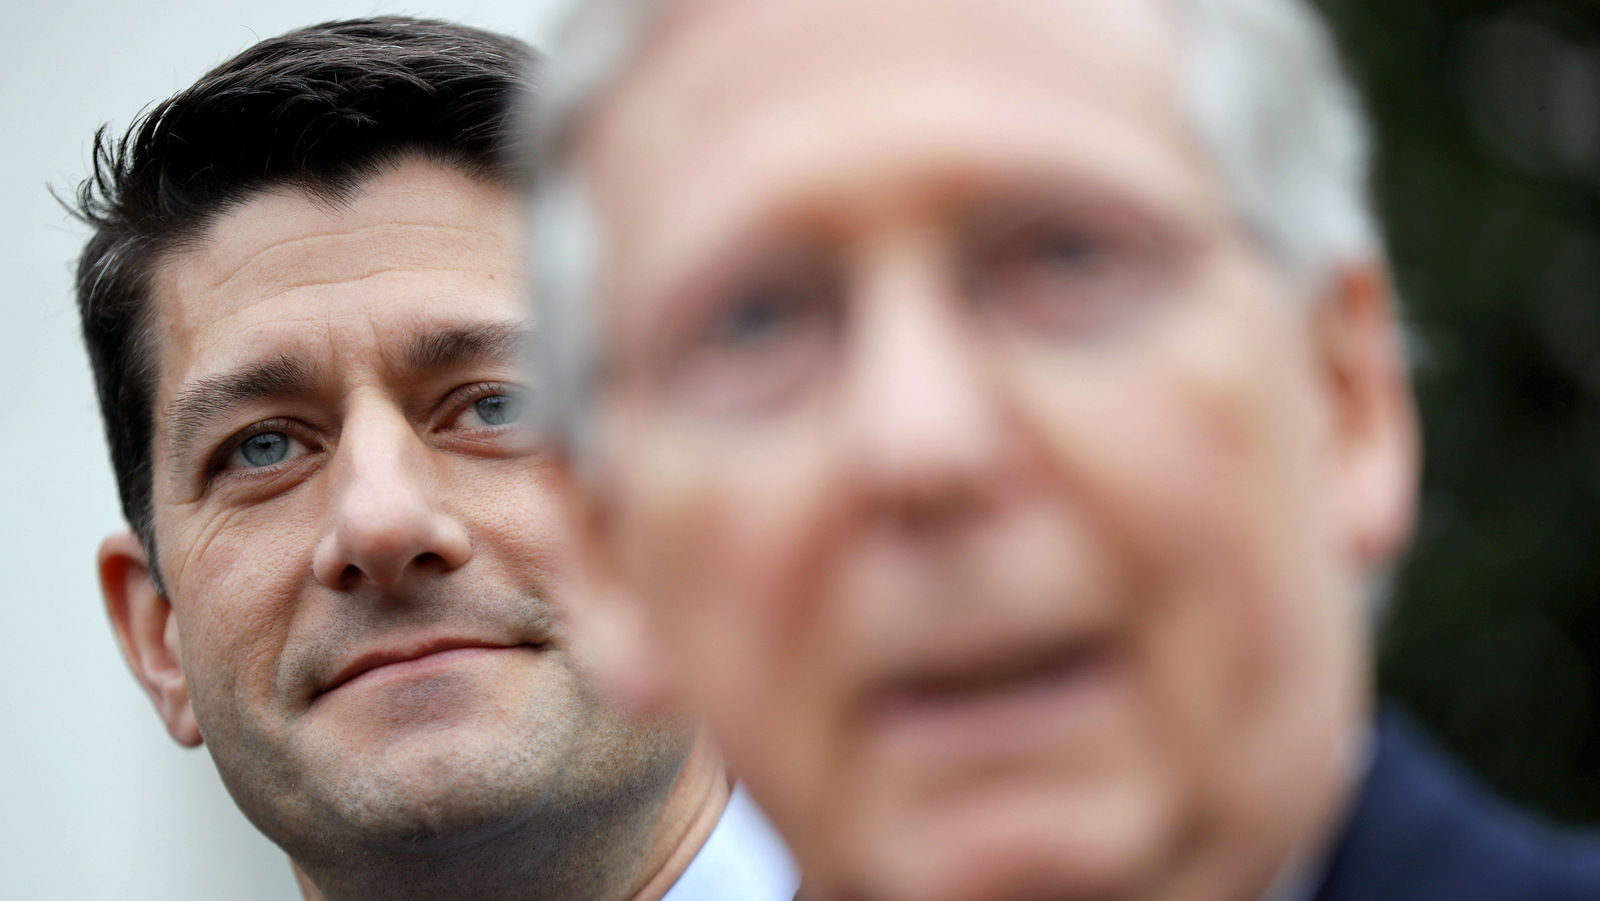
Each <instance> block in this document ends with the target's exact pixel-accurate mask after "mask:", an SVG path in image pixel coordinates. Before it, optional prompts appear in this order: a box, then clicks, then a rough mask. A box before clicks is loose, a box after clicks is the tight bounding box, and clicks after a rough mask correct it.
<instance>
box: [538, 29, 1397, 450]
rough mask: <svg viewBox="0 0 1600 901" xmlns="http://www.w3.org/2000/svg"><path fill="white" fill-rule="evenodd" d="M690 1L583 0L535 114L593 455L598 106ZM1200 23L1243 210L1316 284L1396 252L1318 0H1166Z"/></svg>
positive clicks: (1234, 190) (1213, 144) (552, 249)
mask: <svg viewBox="0 0 1600 901" xmlns="http://www.w3.org/2000/svg"><path fill="white" fill-rule="evenodd" d="M676 2H677V0H580V2H579V4H578V6H577V8H576V9H575V11H574V12H573V14H572V16H571V17H570V18H569V19H568V21H567V26H566V28H565V29H564V31H563V36H562V39H561V41H560V42H559V44H558V46H557V48H556V52H555V54H554V55H553V58H552V60H551V62H550V64H549V66H548V68H547V69H546V70H545V72H544V84H543V85H541V93H540V96H539V98H538V106H537V107H536V109H535V111H534V114H533V117H532V121H533V122H534V123H535V127H534V128H533V129H532V133H533V135H534V136H535V137H534V143H533V144H532V145H531V147H530V150H531V162H532V165H533V167H534V182H535V191H536V194H537V203H536V211H535V216H534V226H533V229H532V230H531V234H532V238H533V241H534V252H535V257H536V261H537V263H536V267H535V268H536V286H537V287H536V290H537V294H538V312H539V333H540V336H541V340H540V342H539V344H540V347H539V350H540V353H539V362H538V375H539V376H540V382H541V384H542V385H543V388H544V391H543V398H544V409H543V411H542V413H543V417H544V423H543V424H544V427H545V428H546V429H547V430H548V433H549V436H550V437H551V438H553V439H554V440H556V441H557V442H558V443H559V444H562V445H564V446H566V447H567V448H568V450H569V451H572V452H573V457H574V458H575V459H576V460H578V461H580V462H581V461H582V460H583V459H585V458H587V457H589V456H590V455H589V454H587V453H586V450H587V449H589V448H590V447H592V442H593V436H592V435H590V434H589V433H590V431H591V430H592V429H593V427H594V423H593V422H592V419H591V417H590V416H589V412H590V411H589V409H588V407H589V405H590V404H591V403H592V401H593V398H594V389H595V388H596V383H597V378H598V375H599V371H598V365H599V360H598V357H597V353H596V351H597V349H598V348H597V344H596V339H597V338H598V335H597V333H596V322H595V317H596V316H597V315H599V313H598V311H597V310H596V309H595V305H594V302H593V299H592V297H591V295H592V293H593V292H594V291H595V289H596V287H597V285H598V282H599V280H598V275H599V273H600V272H601V271H602V270H601V267H602V266H603V265H604V262H603V260H604V253H603V249H604V246H603V245H604V239H603V237H602V234H601V231H600V229H599V228H598V224H597V223H596V222H595V221H594V213H593V210H592V208H591V207H590V206H589V204H588V203H587V201H586V197H585V194H584V190H583V186H582V182H581V176H580V174H579V173H578V172H577V170H576V167H575V166H574V165H573V159H572V156H573V154H574V152H575V147H574V144H575V141H576V136H577V133H578V132H579V130H580V128H581V126H582V123H583V119H584V117H585V116H586V115H588V114H589V113H591V112H592V111H593V110H594V108H595V107H596V106H597V105H598V104H599V103H601V102H602V101H603V98H604V95H605V93H606V91H607V90H608V89H610V88H611V87H613V86H614V85H615V84H617V83H618V82H619V81H620V80H621V78H622V77H623V76H624V75H625V74H626V72H627V70H628V68H629V66H630V65H631V64H632V62H633V61H634V59H635V57H636V56H637V54H638V52H639V50H640V48H641V47H642V46H643V45H644V44H645V43H646V42H647V40H648V38H649V36H650V35H651V34H652V33H653V31H654V30H655V29H656V28H657V27H658V25H659V23H660V21H661V19H662V18H663V13H664V12H665V11H666V10H669V9H671V8H672V7H673V6H674V5H675V3H676ZM1164 2H1168V3H1172V4H1175V5H1176V6H1177V7H1178V10H1179V12H1180V13H1181V14H1182V15H1183V16H1184V19H1185V24H1186V25H1187V27H1188V47H1189V51H1190V52H1189V53H1188V55H1187V57H1186V68H1185V69H1184V70H1183V71H1182V72H1181V73H1180V75H1179V78H1180V88H1181V90H1182V93H1183V96H1184V101H1185V103H1186V105H1187V112H1188V115H1189V118H1190V122H1191V126H1192V127H1193V128H1194V130H1195V133H1196V135H1197V136H1198V137H1199V139H1200V141H1201V143H1202V145H1203V146H1204V147H1205V148H1206V149H1207V150H1208V151H1209V152H1210V155H1211V157H1212V159H1213V161H1214V163H1215V164H1216V165H1217V167H1218V170H1219V172H1220V173H1221V176H1222V178H1223V180H1224V182H1225V184H1226V185H1227V187H1228V191H1229V195H1230V197H1231V201H1232V207H1233V212H1234V215H1235V216H1236V217H1237V219H1238V221H1239V222H1240V223H1241V224H1242V225H1243V226H1244V227H1245V228H1246V229H1248V230H1249V232H1250V233H1251V234H1252V235H1253V236H1254V237H1255V238H1256V239H1257V240H1258V241H1259V242H1260V243H1261V245H1262V246H1263V247H1264V248H1266V249H1267V251H1268V252H1270V253H1271V254H1272V255H1273V256H1274V257H1275V258H1276V259H1277V260H1278V261H1279V263H1280V264H1281V265H1282V266H1283V268H1284V270H1285V271H1286V272H1287V273H1288V274H1290V275H1291V276H1292V277H1293V278H1294V280H1295V281H1296V282H1297V283H1298V284H1301V285H1304V286H1306V287H1307V288H1308V290H1314V288H1315V287H1316V286H1318V285H1320V284H1321V283H1323V282H1324V281H1325V280H1326V279H1327V278H1328V277H1329V276H1330V275H1331V274H1332V273H1333V272H1334V270H1335V269H1336V268H1337V267H1338V266H1339V265H1341V264H1343V263H1348V262H1350V261H1353V260H1361V259H1371V258H1374V257H1377V256H1380V255H1381V253H1382V241H1381V237H1380V234H1379V228H1378V225H1377V221H1376V219H1375V217H1374V215H1373V212H1372V207H1371V202H1370V198H1369V194H1368V179H1369V168H1370V162H1369V148H1368V141H1369V138H1368V133H1367V127H1366V122H1365V119H1364V117H1363V116H1362V113H1361V110H1360V107H1359V104H1358V103H1357V100H1356V95H1355V92H1354V90H1353V89H1352V88H1351V85H1350V83H1349V81H1348V80H1347V78H1346V76H1345V74H1344V72H1343V70H1342V67H1341V66H1340V63H1339V57H1338V53H1337V50H1336V48H1335V47H1334V43H1333V40H1332V38H1331V36H1330V35H1329V33H1328V30H1327V27H1326V25H1325V24H1324V23H1323V22H1322V20H1321V19H1320V18H1319V17H1318V15H1317V14H1316V13H1315V12H1314V11H1313V10H1312V9H1311V8H1310V7H1309V6H1307V5H1306V3H1305V0H1164Z"/></svg>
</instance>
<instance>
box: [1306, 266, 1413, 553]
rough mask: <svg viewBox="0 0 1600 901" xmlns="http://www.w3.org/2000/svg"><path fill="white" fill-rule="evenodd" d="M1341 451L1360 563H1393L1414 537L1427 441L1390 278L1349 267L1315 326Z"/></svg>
mask: <svg viewBox="0 0 1600 901" xmlns="http://www.w3.org/2000/svg"><path fill="white" fill-rule="evenodd" d="M1316 329H1317V333H1318V342H1319V344H1320V346H1321V352H1322V356H1323V359H1324V361H1325V364H1326V366H1325V371H1326V374H1327V382H1326V388H1327V391H1328V396H1329V398H1330V408H1331V410H1332V413H1333V416H1332V422H1331V424H1330V425H1331V428H1332V429H1333V432H1334V441H1335V444H1336V448H1337V463H1336V465H1337V473H1336V478H1337V480H1338V484H1337V485H1336V486H1335V488H1336V492H1337V493H1336V495H1335V496H1336V497H1337V498H1338V499H1339V500H1338V503H1339V505H1340V511H1341V513H1342V514H1343V517H1344V521H1345V522H1346V523H1347V524H1348V526H1349V528H1348V532H1347V534H1348V535H1349V536H1350V549H1351V552H1352V554H1353V555H1354V557H1355V559H1356V560H1357V561H1358V562H1359V563H1360V564H1362V565H1363V566H1365V567H1367V568H1369V569H1371V568H1377V567H1382V566H1385V565H1387V564H1388V563H1390V562H1392V560H1393V558H1394V557H1395V556H1396V555H1397V554H1398V553H1399V552H1400V550H1401V549H1402V548H1403V547H1404V545H1405V542H1406V541H1407V540H1408V539H1409V537H1410V535H1411V529H1412V523H1413V519H1414V517H1415V512H1416V488H1417V484H1416V483H1417V470H1418V466H1419V453H1420V448H1419V444H1420V435H1419V430H1418V427H1417V419H1416V408H1415V405H1414V403H1413V401H1412V397H1411V388H1410V379H1409V377H1408V375H1407V371H1406V365H1405V358H1404V351H1403V342H1402V340H1401V333H1400V326H1399V323H1398V320H1397V317H1396V315H1395V310H1394V303H1393V296H1392V291H1391V289H1390V283H1389V278H1388V273H1387V272H1386V271H1385V270H1384V269H1383V268H1382V267H1381V266H1378V265H1376V264H1359V265H1349V266H1345V267H1343V268H1342V269H1341V270H1340V271H1339V272H1338V274H1337V277H1336V279H1335V280H1334V282H1333V284H1332V286H1331V292H1330V296H1329V297H1327V298H1325V302H1324V303H1323V304H1322V305H1321V308H1320V310H1319V316H1318V319H1317V322H1316Z"/></svg>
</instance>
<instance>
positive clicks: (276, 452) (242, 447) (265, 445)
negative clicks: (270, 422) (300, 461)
mask: <svg viewBox="0 0 1600 901" xmlns="http://www.w3.org/2000/svg"><path fill="white" fill-rule="evenodd" d="M305 452H306V447H305V445H303V444H301V443H300V442H299V441H296V440H295V439H293V438H291V437H289V435H288V433H286V432H257V433H256V434H254V435H251V436H250V437H249V438H246V439H244V440H243V441H241V442H239V446H238V447H236V448H234V451H233V453H232V454H230V455H229V456H228V460H227V462H226V463H225V464H224V468H225V469H262V468H265V467H268V466H272V465H274V464H277V463H282V462H283V461H285V460H288V459H290V458H291V457H297V456H299V455H301V454H303V453H305Z"/></svg>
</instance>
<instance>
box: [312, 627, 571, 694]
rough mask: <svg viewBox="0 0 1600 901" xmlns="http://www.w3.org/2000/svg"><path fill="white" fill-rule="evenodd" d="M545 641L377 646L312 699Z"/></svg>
mask: <svg viewBox="0 0 1600 901" xmlns="http://www.w3.org/2000/svg"><path fill="white" fill-rule="evenodd" d="M543 649H544V645H542V644H510V643H503V642H494V641H485V640H481V639H472V638H436V639H431V640H427V641H422V642H414V643H411V644H406V645H400V646H392V647H384V648H376V649H373V650H371V651H367V652H365V653H363V654H360V655H358V656H357V657H355V658H354V659H352V660H351V661H350V662H348V663H346V664H345V665H344V667H343V668H341V669H340V670H339V671H338V673H336V674H335V675H334V677H333V678H332V679H330V680H328V681H327V683H325V684H324V685H322V686H320V687H319V688H318V689H317V690H316V692H315V693H314V694H313V695H312V698H311V700H312V703H315V702H317V701H318V700H321V699H322V698H324V697H326V696H327V695H329V694H331V693H333V692H335V691H338V690H340V689H342V688H346V687H349V686H352V685H356V684H365V683H369V682H377V681H379V680H388V679H404V678H420V677H424V676H427V675H429V674H432V673H434V672H437V671H441V670H445V669H449V668H452V667H455V666H459V665H462V664H465V663H469V662H471V661H473V660H475V659H479V658H483V657H485V656H488V655H499V654H504V653H508V652H517V651H540V650H543Z"/></svg>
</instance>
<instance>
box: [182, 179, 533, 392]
mask: <svg viewBox="0 0 1600 901" xmlns="http://www.w3.org/2000/svg"><path fill="white" fill-rule="evenodd" d="M519 227H520V219H519V216H518V213H517V206H516V204H515V203H514V201H513V200H512V198H511V196H510V194H509V192H507V191H505V190H503V189H501V188H498V187H495V186H492V185H488V184H485V183H482V182H478V181H475V180H473V179H471V178H469V177H467V176H466V175H464V174H461V173H458V172H456V171H454V170H452V169H448V168H445V167H442V166H437V165H433V164H426V163H410V164H405V165H402V166H401V167H399V168H397V169H396V170H394V171H393V172H390V173H387V174H385V175H383V176H380V177H379V178H377V179H376V180H374V181H373V182H371V183H370V184H369V185H368V186H367V187H366V189H365V190H363V191H361V192H359V193H358V194H357V195H356V196H355V197H354V198H352V199H351V200H349V201H348V202H347V203H339V204H335V203H331V202H329V201H326V200H321V199H317V198H313V197H311V196H309V195H307V194H305V193H303V192H300V191H293V190H283V191H275V192H271V193H263V194H260V195H258V196H256V197H253V198H251V199H249V200H248V201H246V202H245V203H244V204H242V205H241V206H239V207H237V208H235V209H234V210H231V211H230V212H229V213H227V214H225V215H224V216H223V217H221V218H220V219H219V221H218V222H217V223H216V224H215V225H214V226H213V227H212V228H211V229H210V230H209V231H208V232H207V233H206V234H205V235H204V236H203V237H202V239H201V240H200V241H198V242H196V243H195V245H194V246H192V247H190V248H187V249H185V250H183V251H180V252H178V253H175V254H174V255H172V256H171V257H170V258H169V259H167V260H166V261H165V262H164V264H163V265H162V266H160V267H159V268H158V269H157V271H156V275H155V279H154V283H153V286H152V287H153V292H152V293H153V297H154V300H155V302H156V309H157V310H158V313H159V315H158V317H157V323H156V326H157V334H158V336H159V339H160V347H161V351H162V353H161V356H162V364H163V365H162V370H163V381H164V382H167V383H169V384H170V383H171V382H173V381H174V380H179V379H182V378H184V377H185V376H186V374H189V373H191V372H193V371H196V370H207V369H213V368H216V367H218V366H221V365H228V364H230V363H232V362H234V361H236V360H238V359H239V358H241V357H244V356H251V355H255V356H260V355H261V353H262V352H263V350H264V349H266V348H271V353H280V352H281V353H294V354H298V355H305V356H318V355H324V354H325V353H326V351H327V350H328V349H329V348H330V346H331V347H333V348H335V349H337V348H338V347H339V345H345V349H346V350H349V351H355V350H356V349H357V345H366V344H370V343H372V342H377V344H379V345H388V344H394V343H397V342H399V341H403V340H404V339H406V338H407V336H409V335H412V334H415V333H418V332H425V331H436V330H439V329H441V328H448V327H449V326H451V325H452V324H460V323H466V324H471V323H474V322H490V321H495V322H498V321H505V320H513V319H518V318H521V317H522V316H523V314H524V311H523V303H522V300H523V297H522V286H523V278H522V267H521V262H520V259H519V257H518V251H519V250H520V247H521V235H520V233H519Z"/></svg>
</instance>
